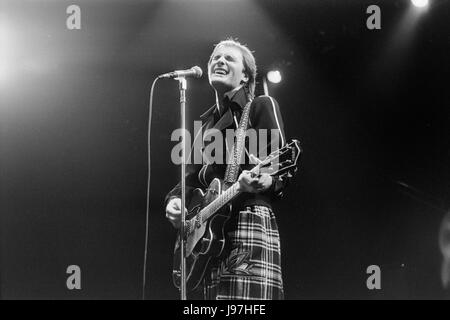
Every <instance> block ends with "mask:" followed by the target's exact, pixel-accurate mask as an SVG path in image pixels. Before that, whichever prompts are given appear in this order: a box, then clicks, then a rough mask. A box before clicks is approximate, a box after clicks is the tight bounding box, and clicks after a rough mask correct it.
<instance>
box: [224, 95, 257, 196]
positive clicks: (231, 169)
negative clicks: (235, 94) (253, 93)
mask: <svg viewBox="0 0 450 320" xmlns="http://www.w3.org/2000/svg"><path fill="white" fill-rule="evenodd" d="M251 104H252V101H249V102H247V104H246V105H245V107H244V111H242V116H241V120H240V121H239V126H238V128H237V129H236V139H235V142H234V143H233V148H232V150H231V153H230V157H229V158H228V165H227V169H226V171H225V177H224V182H225V187H226V188H228V187H229V186H231V185H232V184H233V183H235V182H236V180H237V178H238V174H239V165H240V160H241V158H242V152H243V150H244V147H245V132H246V131H247V127H248V118H249V114H250V105H251Z"/></svg>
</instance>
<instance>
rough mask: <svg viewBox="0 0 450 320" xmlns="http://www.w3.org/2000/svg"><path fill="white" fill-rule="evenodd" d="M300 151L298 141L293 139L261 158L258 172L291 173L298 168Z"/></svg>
mask: <svg viewBox="0 0 450 320" xmlns="http://www.w3.org/2000/svg"><path fill="white" fill-rule="evenodd" d="M301 152H302V148H301V147H300V141H298V140H295V139H293V140H291V142H289V143H288V144H286V145H284V146H283V147H281V148H280V149H278V150H276V151H274V152H272V153H271V154H269V155H268V156H267V157H266V158H265V159H264V160H262V162H260V163H259V172H260V173H268V174H270V175H282V174H284V173H287V174H290V175H292V174H293V173H295V172H296V171H297V170H298V167H297V163H298V160H299V158H300V154H301Z"/></svg>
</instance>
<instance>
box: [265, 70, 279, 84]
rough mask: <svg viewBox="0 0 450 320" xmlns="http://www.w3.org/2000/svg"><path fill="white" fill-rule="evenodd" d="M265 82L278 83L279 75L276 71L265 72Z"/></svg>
mask: <svg viewBox="0 0 450 320" xmlns="http://www.w3.org/2000/svg"><path fill="white" fill-rule="evenodd" d="M267 80H269V81H270V82H272V83H280V82H281V73H280V71H278V70H274V71H269V72H267Z"/></svg>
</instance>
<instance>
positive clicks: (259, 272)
mask: <svg viewBox="0 0 450 320" xmlns="http://www.w3.org/2000/svg"><path fill="white" fill-rule="evenodd" d="M226 229H227V230H228V231H227V236H228V238H227V248H226V250H225V253H224V255H223V257H221V258H220V259H217V260H216V261H215V262H214V263H213V266H212V267H211V269H210V272H209V274H208V276H206V277H205V280H204V281H205V283H204V298H205V299H209V300H216V299H217V300H231V299H245V300H247V299H248V300H268V299H283V297H284V293H283V280H282V275H281V252H280V237H279V233H278V226H277V223H276V221H275V215H274V213H273V211H272V210H271V209H270V208H268V207H265V206H259V205H253V206H250V207H246V208H245V209H244V210H241V211H240V212H239V213H238V214H235V215H233V216H232V218H231V219H230V221H229V222H228V223H227V227H226Z"/></svg>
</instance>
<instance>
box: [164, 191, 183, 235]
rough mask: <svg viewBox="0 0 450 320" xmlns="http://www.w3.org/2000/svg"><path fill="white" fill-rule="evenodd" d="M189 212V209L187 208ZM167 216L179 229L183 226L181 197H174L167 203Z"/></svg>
mask: <svg viewBox="0 0 450 320" xmlns="http://www.w3.org/2000/svg"><path fill="white" fill-rule="evenodd" d="M185 213H187V209H185ZM166 218H167V219H169V221H170V222H171V223H172V225H173V226H174V227H175V228H177V229H179V228H180V227H181V199H180V198H173V199H172V200H170V201H169V202H168V203H167V206H166Z"/></svg>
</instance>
